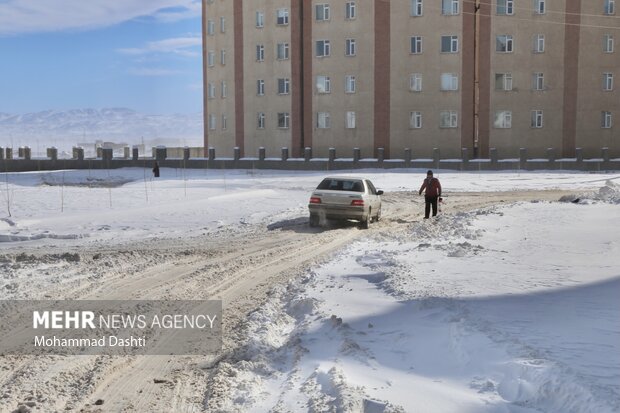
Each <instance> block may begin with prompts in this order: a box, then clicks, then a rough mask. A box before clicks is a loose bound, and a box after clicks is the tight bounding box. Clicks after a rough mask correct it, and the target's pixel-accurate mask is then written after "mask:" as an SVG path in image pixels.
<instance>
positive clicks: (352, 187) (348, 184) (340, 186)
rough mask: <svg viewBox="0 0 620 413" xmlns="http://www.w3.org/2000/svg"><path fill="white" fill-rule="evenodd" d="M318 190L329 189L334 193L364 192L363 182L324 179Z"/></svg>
mask: <svg viewBox="0 0 620 413" xmlns="http://www.w3.org/2000/svg"><path fill="white" fill-rule="evenodd" d="M316 189H328V190H332V191H353V192H364V184H363V183H362V181H358V180H349V179H330V178H326V179H323V182H321V183H320V184H319V186H317V188H316Z"/></svg>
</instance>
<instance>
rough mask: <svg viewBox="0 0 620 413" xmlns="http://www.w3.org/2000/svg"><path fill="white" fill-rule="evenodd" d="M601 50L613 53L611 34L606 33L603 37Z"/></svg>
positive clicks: (612, 37)
mask: <svg viewBox="0 0 620 413" xmlns="http://www.w3.org/2000/svg"><path fill="white" fill-rule="evenodd" d="M603 51H604V52H605V53H613V52H614V36H613V35H611V34H606V35H605V37H603Z"/></svg>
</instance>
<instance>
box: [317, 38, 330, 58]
mask: <svg viewBox="0 0 620 413" xmlns="http://www.w3.org/2000/svg"><path fill="white" fill-rule="evenodd" d="M330 51H331V50H330V44H329V40H317V41H316V57H326V56H329V55H330Z"/></svg>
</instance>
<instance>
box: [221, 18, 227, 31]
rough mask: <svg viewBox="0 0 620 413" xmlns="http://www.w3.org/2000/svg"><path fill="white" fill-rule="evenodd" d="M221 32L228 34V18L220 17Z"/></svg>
mask: <svg viewBox="0 0 620 413" xmlns="http://www.w3.org/2000/svg"><path fill="white" fill-rule="evenodd" d="M220 32H222V33H226V17H220Z"/></svg>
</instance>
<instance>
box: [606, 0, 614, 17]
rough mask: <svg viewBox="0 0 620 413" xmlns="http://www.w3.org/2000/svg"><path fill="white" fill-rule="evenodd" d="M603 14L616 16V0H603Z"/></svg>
mask: <svg viewBox="0 0 620 413" xmlns="http://www.w3.org/2000/svg"><path fill="white" fill-rule="evenodd" d="M603 13H605V14H616V0H605V7H604V9H603Z"/></svg>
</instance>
